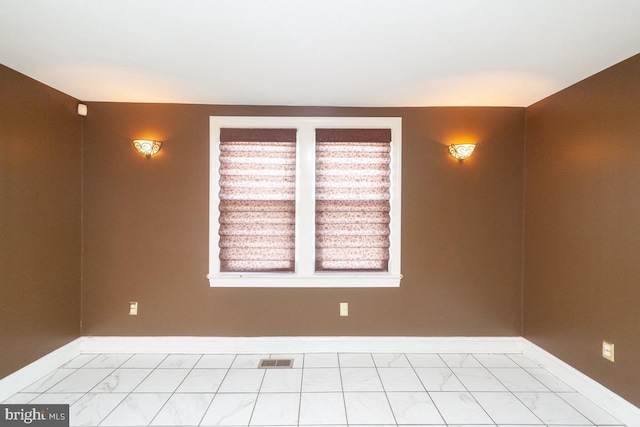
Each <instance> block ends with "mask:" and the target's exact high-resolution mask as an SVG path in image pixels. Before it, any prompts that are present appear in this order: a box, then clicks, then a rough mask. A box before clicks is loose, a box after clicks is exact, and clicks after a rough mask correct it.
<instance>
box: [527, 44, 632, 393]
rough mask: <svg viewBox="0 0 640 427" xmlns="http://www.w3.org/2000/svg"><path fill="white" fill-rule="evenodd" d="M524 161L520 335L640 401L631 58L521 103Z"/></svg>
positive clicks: (599, 380)
mask: <svg viewBox="0 0 640 427" xmlns="http://www.w3.org/2000/svg"><path fill="white" fill-rule="evenodd" d="M525 166H526V174H525V183H526V186H525V187H526V189H525V195H526V197H525V199H526V200H525V273H524V292H525V295H524V302H525V305H524V336H525V337H526V338H528V339H529V340H531V341H533V342H534V343H536V344H538V345H540V346H541V347H543V348H544V349H546V350H548V351H549V352H551V353H553V354H554V355H556V356H557V357H559V358H561V359H563V360H564V361H566V362H567V363H569V364H570V365H572V366H574V367H575V368H577V369H579V370H580V371H582V372H584V373H585V374H587V375H589V376H590V377H592V378H594V379H595V380H596V381H598V382H600V383H602V384H603V385H605V386H606V387H608V388H610V389H612V390H613V391H615V392H616V393H618V394H619V395H621V396H622V397H625V398H626V399H628V400H629V401H631V402H632V403H634V404H635V405H640V365H639V364H638V355H639V354H640V282H639V278H640V258H639V254H640V55H637V56H635V57H633V58H631V59H629V60H627V61H624V62H622V63H620V64H618V65H616V66H614V67H612V68H610V69H608V70H605V71H603V72H601V73H599V74H597V75H595V76H593V77H590V78H588V79H587V80H584V81H582V82H580V83H578V84H576V85H574V86H572V87H570V88H568V89H566V90H563V91H562V92H559V93H557V94H555V95H553V96H551V97H549V98H547V99H545V100H543V101H540V102H539V103H537V104H535V105H533V106H531V107H529V108H528V109H527V126H526V161H525ZM603 339H606V340H608V341H610V342H613V343H614V344H615V350H616V351H615V353H616V361H615V363H611V362H608V361H606V360H605V359H603V358H602V357H601V355H600V352H601V345H602V340H603Z"/></svg>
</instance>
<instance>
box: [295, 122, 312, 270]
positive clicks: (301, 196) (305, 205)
mask: <svg viewBox="0 0 640 427" xmlns="http://www.w3.org/2000/svg"><path fill="white" fill-rule="evenodd" d="M297 137H298V139H297V145H298V159H297V163H296V164H297V170H296V177H297V184H298V185H297V192H296V260H297V264H298V268H297V273H298V274H299V275H302V276H311V275H313V273H314V266H315V167H316V166H315V128H314V127H313V126H311V125H301V126H300V127H298V134H297Z"/></svg>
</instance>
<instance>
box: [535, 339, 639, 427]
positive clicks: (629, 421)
mask: <svg viewBox="0 0 640 427" xmlns="http://www.w3.org/2000/svg"><path fill="white" fill-rule="evenodd" d="M522 341H523V346H522V353H523V354H524V355H525V356H527V357H529V358H530V359H533V360H535V361H536V362H537V363H539V364H540V365H541V366H542V367H544V368H545V369H546V370H548V371H549V372H551V373H552V374H554V375H555V376H556V377H558V378H560V379H561V380H562V381H564V382H565V383H567V384H568V385H569V386H570V387H572V388H573V389H574V390H576V391H578V392H579V393H580V394H582V395H583V396H584V397H586V398H587V399H589V400H591V401H592V402H594V403H596V404H597V405H598V406H600V407H601V408H602V409H604V410H605V411H607V412H609V413H610V414H611V415H613V416H614V417H616V418H617V419H619V420H620V421H622V422H623V423H625V424H626V425H627V426H628V427H640V408H638V407H637V406H635V405H633V404H632V403H630V402H628V401H626V400H625V399H623V398H622V397H620V396H618V395H617V394H615V393H614V392H612V391H611V390H609V389H608V388H606V387H604V386H603V385H602V384H600V383H598V382H596V381H594V380H593V379H591V378H590V377H588V376H586V375H585V374H583V373H582V372H580V371H578V370H577V369H575V368H574V367H572V366H571V365H569V364H567V363H565V362H563V361H562V360H560V359H558V358H557V357H556V356H554V355H553V354H551V353H549V352H548V351H546V350H544V349H542V348H541V347H538V346H537V345H535V344H534V343H532V342H531V341H529V340H527V339H524V338H523V340H522Z"/></svg>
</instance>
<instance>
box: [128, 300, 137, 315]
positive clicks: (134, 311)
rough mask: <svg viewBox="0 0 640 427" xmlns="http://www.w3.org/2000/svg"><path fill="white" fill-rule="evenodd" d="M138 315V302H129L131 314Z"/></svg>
mask: <svg viewBox="0 0 640 427" xmlns="http://www.w3.org/2000/svg"><path fill="white" fill-rule="evenodd" d="M137 315H138V302H137V301H132V302H130V303H129V316H137Z"/></svg>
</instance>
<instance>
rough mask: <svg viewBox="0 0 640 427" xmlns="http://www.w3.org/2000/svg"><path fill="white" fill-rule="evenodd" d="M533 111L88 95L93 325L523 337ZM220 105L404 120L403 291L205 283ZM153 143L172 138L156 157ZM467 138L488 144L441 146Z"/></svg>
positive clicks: (88, 330)
mask: <svg viewBox="0 0 640 427" xmlns="http://www.w3.org/2000/svg"><path fill="white" fill-rule="evenodd" d="M524 114H525V110H524V109H523V108H386V109H385V108H292V107H289V108H287V107H231V106H227V107H225V106H206V105H175V104H122V103H89V115H88V116H87V117H86V118H85V119H84V171H85V172H84V203H83V215H84V228H83V233H84V258H83V273H84V274H83V335H201V336H287V335H288V336H317V335H347V336H349V335H379V336H384V335H403V336H519V335H521V332H522V328H521V320H522V311H521V310H522V298H521V297H522V295H521V285H522V168H523V135H524ZM211 115H308V116H321V115H335V116H345V115H346V116H402V118H403V173H402V179H403V205H402V273H403V274H404V279H403V281H402V285H401V287H400V288H387V289H273V288H272V289H220V288H210V287H209V283H208V281H207V280H206V278H205V275H206V274H207V272H208V271H207V269H208V211H209V206H208V203H209V196H208V180H209V166H208V161H209V158H208V156H209V116H211ZM143 137H144V138H155V139H159V140H161V141H163V148H162V151H161V152H160V154H159V155H158V156H156V157H154V158H152V159H151V160H146V159H145V158H143V157H141V156H139V155H137V154H136V153H135V152H134V151H133V149H132V148H131V145H130V141H131V140H132V139H134V138H143ZM464 137H468V138H471V139H473V140H475V141H477V142H478V143H479V145H478V148H477V152H476V154H474V156H473V157H472V158H471V159H469V160H467V161H466V162H465V163H464V164H459V163H458V162H457V161H455V160H454V159H452V158H451V157H450V156H449V154H448V152H447V148H446V144H447V143H450V142H452V141H454V140H455V139H456V138H464ZM129 301H138V302H139V303H140V308H139V315H138V316H137V317H131V316H128V302H129ZM341 301H346V302H349V304H350V307H349V308H350V315H349V317H347V318H344V317H343V318H341V317H339V316H338V303H339V302H341Z"/></svg>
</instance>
